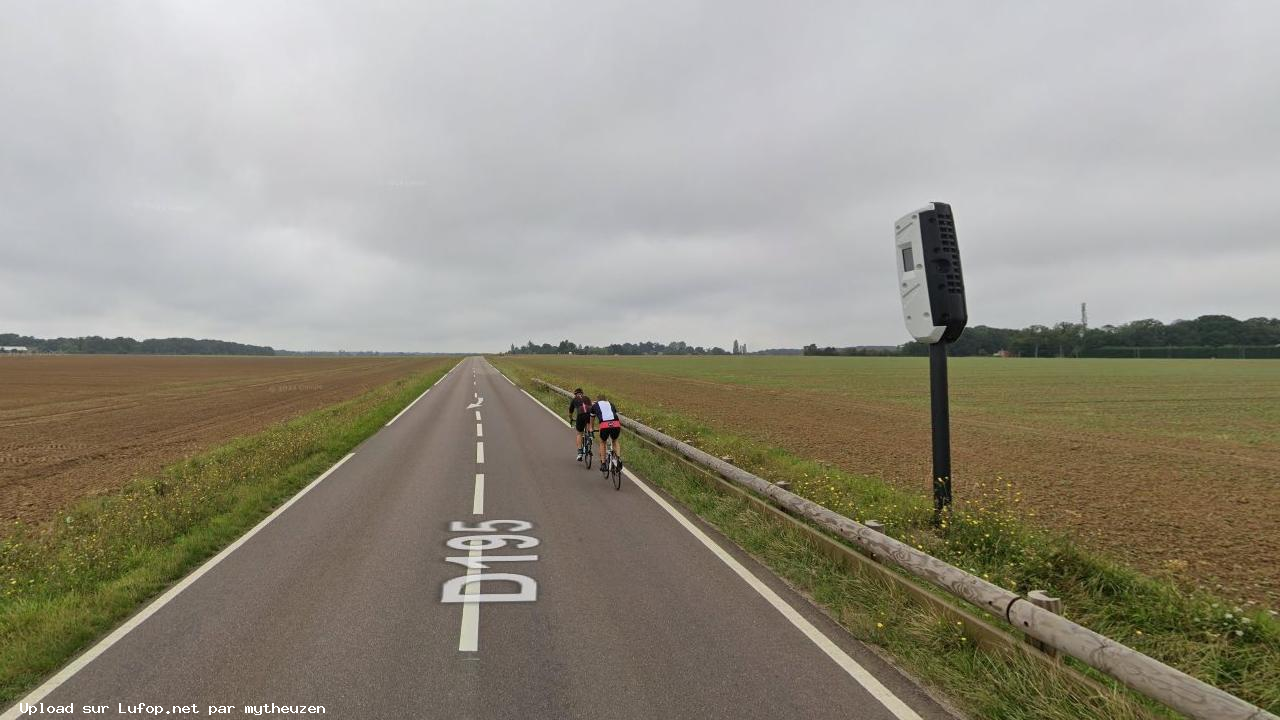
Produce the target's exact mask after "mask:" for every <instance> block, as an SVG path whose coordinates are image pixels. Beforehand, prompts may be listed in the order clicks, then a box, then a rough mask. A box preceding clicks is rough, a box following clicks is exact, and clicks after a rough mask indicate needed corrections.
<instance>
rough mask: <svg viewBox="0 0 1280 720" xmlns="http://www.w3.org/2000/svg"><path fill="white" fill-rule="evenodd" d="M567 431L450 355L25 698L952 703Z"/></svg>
mask: <svg viewBox="0 0 1280 720" xmlns="http://www.w3.org/2000/svg"><path fill="white" fill-rule="evenodd" d="M624 442H625V440H624ZM572 443H573V435H572V431H571V430H570V429H568V428H567V427H566V426H565V424H564V423H563V422H562V421H559V420H557V419H556V418H554V417H552V415H551V414H550V413H549V412H548V411H547V410H546V408H544V407H542V406H541V405H539V404H538V403H537V402H536V401H534V400H533V399H531V398H530V397H528V396H526V395H525V394H523V393H522V392H521V391H520V390H519V389H517V388H516V387H514V386H513V385H511V384H510V383H509V382H508V381H507V380H506V379H505V378H503V377H502V376H501V375H500V374H499V373H498V372H497V371H496V370H495V369H494V368H493V367H492V366H490V365H488V364H487V363H486V362H485V361H484V360H482V359H480V358H470V359H467V360H465V361H463V362H462V363H461V364H460V365H458V366H457V367H456V368H455V369H454V370H453V371H452V372H451V373H450V374H449V375H448V376H446V377H445V378H443V379H442V380H441V382H439V383H437V385H436V386H435V387H434V388H433V389H431V390H430V391H429V392H428V393H427V394H425V395H424V396H422V397H420V398H419V399H418V400H417V401H415V403H414V404H413V405H412V406H410V407H409V408H408V409H407V410H406V411H405V412H404V413H402V414H401V415H399V416H397V418H396V419H394V420H393V421H392V422H391V423H389V424H388V426H387V427H385V428H383V430H382V431H381V432H379V433H378V434H376V435H375V436H373V437H372V438H370V439H369V440H368V441H366V442H365V443H364V444H363V445H361V446H360V447H359V448H358V449H357V450H356V452H354V453H353V454H352V455H350V456H348V457H347V458H346V459H345V460H344V461H343V462H341V463H339V465H337V466H335V468H334V469H331V470H330V471H329V472H328V473H327V474H326V475H325V476H323V477H322V478H321V479H320V480H318V481H317V482H316V483H313V484H312V485H311V486H310V487H309V488H308V489H307V490H305V491H304V492H303V493H301V494H300V495H299V496H297V497H296V498H294V500H293V501H291V502H290V504H288V505H287V506H286V507H284V508H282V509H281V510H279V511H277V513H275V514H274V515H272V516H271V517H270V518H268V519H267V520H266V521H264V522H263V524H261V525H259V526H258V527H257V528H255V530H254V531H253V532H251V533H250V534H248V535H247V536H245V537H244V538H242V539H241V540H240V541H238V543H237V544H236V545H234V546H232V547H231V548H229V549H228V551H225V552H224V553H223V554H221V555H219V556H218V557H217V558H215V559H214V560H211V561H210V562H209V563H208V564H206V565H205V566H203V567H202V568H201V569H200V570H197V571H196V572H195V573H193V574H192V575H191V576H189V577H188V578H186V579H185V580H183V581H182V583H180V584H179V585H178V586H176V587H175V588H174V589H172V590H171V591H169V593H167V594H166V595H165V596H163V597H161V598H160V599H159V600H157V601H156V602H155V603H153V604H152V605H150V606H148V607H147V608H146V609H145V610H143V611H142V612H140V613H139V614H138V615H137V616H135V617H134V618H133V619H131V620H130V621H129V622H128V623H126V624H125V625H124V626H122V627H121V628H120V629H118V630H117V631H116V632H115V633H113V634H112V635H111V636H109V637H108V638H106V639H105V640H104V641H103V642H101V643H99V644H98V645H97V646H95V647H94V648H93V649H91V650H89V651H88V652H87V653H85V654H84V655H83V656H81V657H80V658H79V659H77V660H76V661H75V662H73V663H72V664H71V665H69V666H68V667H67V668H66V669H64V670H63V671H62V672H61V673H59V674H58V675H56V676H55V677H53V678H52V679H50V680H49V682H47V683H46V684H45V685H44V686H42V687H41V688H40V689H38V690H36V691H35V692H34V693H32V695H31V696H29V697H28V698H27V699H26V700H24V702H26V703H31V704H33V705H35V706H36V707H41V706H43V708H44V709H45V710H50V709H52V708H59V709H65V708H66V706H68V705H72V704H73V705H74V708H73V709H74V711H75V712H74V713H73V715H74V716H77V717H104V716H105V717H120V716H125V715H127V716H130V717H138V716H142V715H144V714H146V713H159V714H161V715H165V716H167V717H203V716H214V717H218V716H221V717H237V718H239V717H252V716H254V712H253V711H250V712H248V713H246V711H245V707H246V706H252V707H255V708H259V709H261V707H262V706H266V708H265V710H266V711H267V712H269V713H270V712H273V711H274V712H279V711H280V710H282V709H285V708H288V709H298V708H299V706H302V709H306V708H307V707H314V706H322V707H323V708H324V712H325V716H327V717H338V718H459V719H470V718H475V719H489V718H522V719H525V718H591V719H597V718H699V719H703V718H732V719H733V720H744V719H751V718H851V719H858V720H863V719H865V720H906V719H914V718H924V719H926V720H935V719H939V718H950V717H951V715H949V714H948V713H947V712H946V711H945V710H943V709H942V708H941V707H940V706H939V705H938V704H937V703H935V702H934V701H933V700H931V699H930V698H929V697H928V696H927V695H926V694H925V693H924V692H922V691H921V690H920V689H919V688H918V687H917V686H916V685H915V684H914V683H913V682H911V681H910V680H908V679H906V678H905V677H904V676H902V675H901V673H899V672H897V671H896V670H894V669H893V668H892V667H890V666H888V665H887V664H886V663H884V662H883V661H881V660H880V659H879V658H878V657H877V656H876V655H874V654H873V653H871V652H869V651H868V650H866V649H865V648H864V647H863V646H862V645H860V644H859V643H858V642H857V641H856V640H854V639H853V638H851V637H850V636H849V635H848V634H847V633H845V632H844V631H843V630H841V629H840V627H839V626H837V625H835V624H834V623H832V622H831V621H830V620H829V619H827V618H826V617H825V616H824V615H822V614H821V613H820V612H818V611H817V610H816V609H814V608H813V606H812V605H810V604H809V603H808V602H807V601H805V600H804V599H803V598H802V597H800V596H799V595H797V594H796V593H794V592H793V591H791V590H790V589H788V588H787V587H786V585H785V584H784V583H782V582H781V581H779V580H778V579H777V578H776V577H774V576H773V575H772V574H771V573H770V572H769V571H768V570H766V569H765V568H763V567H762V566H760V565H759V564H757V563H756V562H754V561H753V560H751V559H750V558H749V557H747V556H746V555H745V554H744V553H742V552H741V551H739V550H738V549H737V548H736V547H734V546H732V544H731V543H729V542H727V541H726V540H724V539H723V538H722V537H721V536H719V535H718V534H717V533H716V532H715V531H714V530H713V529H711V528H710V527H709V526H707V525H705V524H704V523H702V522H701V521H699V520H697V519H694V518H693V517H692V516H690V515H689V514H687V513H685V512H684V511H683V510H676V509H674V508H672V507H671V505H670V504H669V503H668V502H667V501H666V500H664V499H662V496H661V495H660V494H658V493H656V492H654V491H653V490H651V489H649V488H648V487H647V485H646V484H645V483H643V481H642V480H640V479H637V478H635V477H633V476H632V477H628V478H627V479H626V480H624V482H623V487H622V490H621V491H618V492H615V491H614V490H613V487H612V484H610V483H608V482H607V481H606V480H604V479H603V478H602V476H601V475H600V473H599V472H597V471H596V470H594V469H593V470H590V471H587V470H585V469H583V468H582V466H581V465H580V464H578V463H576V462H575V461H574V458H573V456H572V454H571V451H572ZM623 449H624V455H625V450H626V447H625V445H624V447H623ZM450 558H452V560H450ZM468 578H470V580H468ZM272 705H274V706H276V707H274V708H273V707H271V706H272ZM86 706H88V707H86ZM183 706H185V707H186V708H187V709H188V710H184V709H183ZM211 706H212V707H211ZM91 708H101V709H102V711H103V712H102V713H101V714H97V713H95V714H90V713H88V712H86V710H87V709H91ZM218 708H227V709H229V710H228V712H226V713H221V714H215V713H213V712H211V710H216V709H218ZM19 709H20V706H19V705H15V706H14V707H13V708H11V709H9V711H8V712H7V714H5V715H3V716H0V720H9V718H14V717H18V716H19V715H18V711H19ZM190 709H194V712H191V711H189V710H190ZM122 711H123V712H122ZM35 717H46V715H35ZM63 717H65V715H63Z"/></svg>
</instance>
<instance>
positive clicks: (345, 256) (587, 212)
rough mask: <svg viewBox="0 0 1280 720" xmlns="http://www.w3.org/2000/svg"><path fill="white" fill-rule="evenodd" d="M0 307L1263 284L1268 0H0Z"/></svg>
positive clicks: (625, 302) (673, 325) (209, 316)
mask: <svg viewBox="0 0 1280 720" xmlns="http://www.w3.org/2000/svg"><path fill="white" fill-rule="evenodd" d="M3 17H4V22H2V23H0V107H4V108H5V110H6V111H5V113H4V114H3V115H0V329H4V330H14V331H20V332H29V333H34V334H80V333H112V334H113V333H117V332H119V333H130V334H134V335H148V336H154V335H209V336H219V337H225V338H228V339H235V340H242V341H247V342H261V343H270V344H273V345H276V346H282V347H293V348H311V347H344V348H383V349H420V350H470V349H478V350H497V349H502V348H505V347H506V345H507V343H509V342H517V343H520V342H523V341H524V340H527V339H535V340H548V341H554V340H558V339H561V338H564V337H568V338H572V339H575V340H578V341H580V342H594V343H604V342H610V341H620V340H625V339H639V338H654V339H684V340H687V341H689V342H693V343H698V344H721V345H728V344H730V343H731V342H732V340H733V339H734V338H735V337H736V338H738V339H742V340H746V341H747V342H749V343H750V344H751V345H752V346H754V347H765V346H782V345H787V346H798V345H801V344H805V343H808V342H819V343H822V344H848V343H855V342H861V343H896V342H901V341H902V340H904V339H905V338H906V334H905V331H904V330H903V329H902V328H901V327H900V324H899V320H898V308H897V300H896V297H895V294H894V281H893V277H892V269H891V262H892V258H891V255H890V253H889V251H888V247H889V238H890V235H889V232H888V229H889V227H890V225H891V224H892V221H893V220H894V219H895V218H896V217H897V216H898V215H900V214H902V213H904V212H907V211H909V210H911V209H913V208H915V207H918V206H920V205H922V204H923V203H925V202H928V201H930V200H945V201H949V202H951V203H953V205H954V207H955V209H956V213H957V221H958V225H959V230H960V236H961V246H962V248H963V251H964V253H965V264H966V279H967V282H968V287H969V290H970V305H971V317H972V320H973V321H974V322H977V323H985V324H993V325H1006V326H1007V325H1015V326H1021V325H1026V324H1030V323H1052V322H1055V321H1057V320H1061V319H1067V318H1070V317H1072V316H1074V314H1075V312H1076V311H1077V306H1078V303H1079V302H1080V301H1081V300H1087V301H1088V302H1089V303H1090V307H1091V309H1092V313H1091V314H1092V315H1093V316H1094V318H1095V321H1096V322H1098V323H1099V324H1101V323H1104V322H1123V321H1126V320H1129V319H1136V318H1138V317H1145V316H1155V317H1161V318H1163V319H1166V320H1172V319H1174V318H1177V317H1189V316H1194V315H1198V314H1202V313H1209V312H1227V313H1233V314H1236V315H1240V316H1253V315H1263V314H1266V315H1275V314H1277V309H1276V305H1277V300H1278V299H1280V297H1278V296H1277V293H1276V291H1275V290H1273V287H1274V286H1275V283H1274V282H1271V281H1270V278H1269V277H1268V274H1269V273H1268V269H1271V270H1274V269H1275V268H1280V246H1277V245H1276V244H1275V243H1274V242H1272V241H1271V239H1270V238H1271V235H1270V225H1271V223H1270V221H1269V219H1268V218H1267V212H1268V209H1269V207H1270V205H1271V204H1272V203H1271V200H1272V196H1273V195H1274V188H1276V187H1280V164H1278V163H1277V162H1276V161H1277V159H1280V136H1277V134H1276V133H1274V132H1273V131H1272V129H1273V128H1274V127H1276V126H1277V125H1278V124H1280V122H1278V121H1280V91H1278V90H1277V86H1276V85H1275V83H1274V77H1275V70H1276V68H1277V67H1280V47H1277V46H1276V45H1275V44H1274V43H1273V42H1272V39H1271V36H1272V35H1273V31H1274V29H1275V27H1276V25H1277V20H1280V10H1274V9H1272V8H1269V7H1267V6H1260V5H1258V4H1256V3H1243V2H1239V3H1214V4H1212V5H1210V4H1187V5H1179V6H1171V5H1168V4H1166V3H1154V2H1152V3H1136V4H1130V5H1127V6H1116V5H1115V4H1112V3H1101V2H1097V3H1090V2H1085V3H1071V4H1060V5H1046V4H1039V3H1037V4H1031V3H963V4H949V5H945V6H941V7H939V6H937V4H935V3H895V4H893V5H885V4H883V3H845V2H832V3H825V2H823V3H806V4H802V5H799V6H789V7H783V6H782V5H778V4H776V3H756V2H734V3H726V2H706V3H671V4H661V3H643V2H634V1H632V0H616V1H614V2H593V3H506V2H437V3H372V4H369V3H338V2H324V3H313V2H306V3H303V2H297V3H271V4H267V5H262V4H255V3H248V2H241V3H226V2H205V3H182V4H172V3H160V2H149V3H148V2H123V3H114V4H110V5H92V6H87V5H83V4H75V3H56V2H55V3H8V4H5V5H4V6H3Z"/></svg>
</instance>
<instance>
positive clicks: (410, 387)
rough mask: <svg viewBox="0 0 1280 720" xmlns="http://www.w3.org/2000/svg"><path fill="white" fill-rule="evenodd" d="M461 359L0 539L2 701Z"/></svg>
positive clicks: (228, 539) (224, 540)
mask: <svg viewBox="0 0 1280 720" xmlns="http://www.w3.org/2000/svg"><path fill="white" fill-rule="evenodd" d="M455 363H456V360H442V361H441V363H440V365H439V366H438V367H436V368H434V369H432V370H428V371H426V372H423V373H419V374H415V375H412V376H409V377H405V378H402V379H400V380H397V381H395V382H393V383H389V384H387V385H383V386H381V387H378V388H375V389H373V390H371V391H369V392H367V393H365V394H363V395H360V396H359V397H356V398H354V399H352V400H348V401H346V402H343V403H340V404H337V405H333V406H330V407H326V408H323V409H320V410H316V411H314V412H311V413H308V414H306V415H302V416H300V417H297V418H295V419H293V420H289V421H286V422H282V423H278V424H276V425H273V426H271V427H269V428H267V429H266V430H264V431H262V432H260V433H257V434H255V435H251V436H247V437H242V438H237V439H235V440H232V441H231V442H230V443H227V444H226V445H223V446H221V447H218V448H215V449H213V450H210V451H208V452H204V453H201V454H199V455H196V456H194V457H191V458H189V459H186V460H184V461H182V462H179V463H176V464H174V465H171V466H169V467H167V468H165V469H164V470H163V471H161V472H160V473H159V474H158V475H156V476H154V477H147V478H142V479H138V480H135V481H133V482H131V483H130V484H129V485H127V486H126V487H125V488H124V489H122V490H121V491H119V492H117V493H114V494H111V495H108V496H104V497H99V498H92V499H89V500H86V501H83V502H81V503H79V504H77V505H76V506H75V507H73V508H72V509H71V510H69V511H67V512H64V513H62V514H61V515H60V516H59V517H58V518H57V519H56V520H55V521H53V522H52V523H48V524H43V525H40V526H28V525H23V524H20V523H18V524H15V525H14V526H13V527H12V528H8V529H6V531H5V533H4V538H3V540H0V707H4V706H6V705H9V704H11V703H13V702H16V701H17V700H18V699H19V698H20V697H21V696H22V694H23V693H25V692H27V691H29V690H30V689H31V688H32V687H34V686H35V685H36V684H37V683H38V682H40V680H41V679H42V678H44V677H45V676H47V675H48V674H50V673H52V672H53V671H55V670H57V669H58V668H60V667H62V666H63V665H64V664H66V662H67V661H68V660H70V659H71V658H72V657H73V656H74V655H75V654H76V653H77V652H79V651H80V650H82V649H84V648H85V647H86V646H87V645H88V644H89V643H91V642H93V641H94V640H96V639H97V638H99V637H101V636H102V635H103V634H105V633H106V632H108V631H109V630H111V628H113V627H115V626H116V625H118V624H119V623H120V622H121V621H122V620H124V619H125V618H126V617H128V616H129V615H130V614H132V613H133V612H134V611H135V610H136V609H137V608H138V607H139V606H140V605H141V604H142V603H144V602H146V601H147V600H149V599H151V598H153V597H155V596H156V595H158V594H159V593H161V592H162V591H163V590H164V589H165V588H167V587H169V586H170V585H172V584H173V583H174V582H176V581H177V580H179V579H180V578H182V577H183V576H184V575H186V574H187V573H188V572H190V571H191V570H192V569H194V568H195V567H196V566H197V565H198V564H199V563H201V562H202V561H204V560H205V559H207V558H209V557H210V556H212V555H213V554H215V553H217V552H218V551H219V550H220V549H222V548H223V547H225V546H227V545H229V544H230V543H232V542H233V541H234V540H235V539H236V538H238V537H240V536H241V535H243V534H244V533H245V532H246V531H248V530H249V529H250V528H252V527H253V526H254V525H255V524H257V523H258V522H259V521H261V520H262V518H264V517H266V516H267V515H268V514H270V512H271V511H272V510H273V509H275V508H276V507H277V506H279V505H280V504H281V503H283V502H284V501H285V500H287V499H288V498H290V497H291V496H293V495H294V494H295V493H297V492H298V491H299V490H300V489H302V488H303V487H304V486H305V485H306V484H307V483H309V482H310V481H311V480H312V479H314V478H315V477H317V476H318V475H319V474H320V473H322V472H324V471H325V470H326V469H328V468H329V467H330V466H331V465H333V464H334V463H335V462H337V461H338V460H339V459H341V458H342V457H343V456H344V455H346V454H347V453H348V452H350V451H351V450H352V449H354V448H355V447H356V446H357V445H359V444H360V443H361V442H363V441H364V440H365V439H366V438H368V437H370V436H371V435H373V434H374V433H376V432H377V431H378V430H380V429H381V428H382V427H383V425H385V424H386V422H387V421H388V420H390V419H391V418H392V417H394V416H395V415H396V413H397V412H399V411H400V410H401V409H403V408H404V407H405V406H406V405H408V404H409V403H410V402H411V401H412V400H413V399H414V398H416V397H417V396H418V395H420V394H422V392H423V391H425V390H426V389H427V388H429V387H430V386H431V385H432V383H434V382H435V381H437V380H438V379H439V378H440V377H442V376H443V375H444V374H445V373H446V372H447V371H448V370H449V369H450V368H451V367H452V366H453V365H454V364H455Z"/></svg>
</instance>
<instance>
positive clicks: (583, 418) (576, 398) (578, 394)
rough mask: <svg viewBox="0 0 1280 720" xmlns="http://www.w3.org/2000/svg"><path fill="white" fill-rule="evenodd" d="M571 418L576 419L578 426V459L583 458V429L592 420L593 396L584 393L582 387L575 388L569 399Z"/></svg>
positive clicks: (575, 425) (576, 425)
mask: <svg viewBox="0 0 1280 720" xmlns="http://www.w3.org/2000/svg"><path fill="white" fill-rule="evenodd" d="M575 415H576V417H575ZM569 419H570V420H574V421H575V422H574V427H576V428H578V434H577V438H578V440H577V443H578V444H577V448H578V459H579V460H581V459H582V453H583V450H582V431H584V430H586V429H587V425H588V424H590V422H591V398H590V397H588V396H586V395H583V394H582V388H577V389H575V390H574V391H573V397H572V398H570V399H569Z"/></svg>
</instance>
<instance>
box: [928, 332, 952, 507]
mask: <svg viewBox="0 0 1280 720" xmlns="http://www.w3.org/2000/svg"><path fill="white" fill-rule="evenodd" d="M929 396H930V404H931V406H932V411H933V412H932V415H933V516H934V522H937V521H938V520H939V519H940V516H941V514H942V511H943V509H947V510H950V508H951V410H950V404H949V403H948V401H947V400H948V399H947V344H946V343H941V342H939V343H934V344H932V345H930V346H929Z"/></svg>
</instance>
